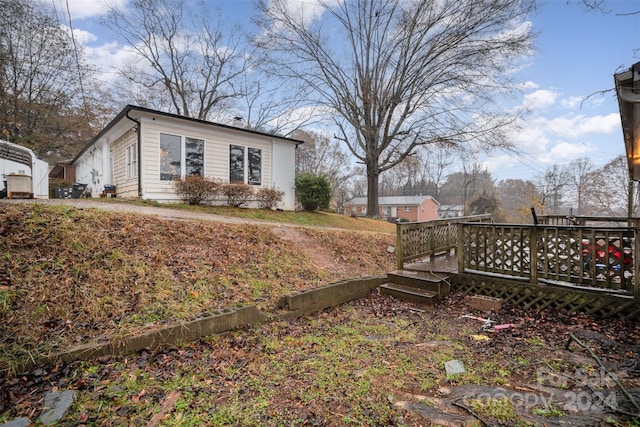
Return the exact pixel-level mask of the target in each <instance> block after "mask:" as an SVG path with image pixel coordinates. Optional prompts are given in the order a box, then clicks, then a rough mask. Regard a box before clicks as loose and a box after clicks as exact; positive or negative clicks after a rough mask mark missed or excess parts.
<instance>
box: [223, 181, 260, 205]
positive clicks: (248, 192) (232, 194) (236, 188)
mask: <svg viewBox="0 0 640 427" xmlns="http://www.w3.org/2000/svg"><path fill="white" fill-rule="evenodd" d="M222 194H224V195H225V196H226V197H227V204H228V205H229V206H233V207H234V208H239V207H240V206H242V205H244V204H246V203H247V202H248V201H249V200H250V199H251V197H253V187H252V186H250V185H247V184H224V185H223V186H222Z"/></svg>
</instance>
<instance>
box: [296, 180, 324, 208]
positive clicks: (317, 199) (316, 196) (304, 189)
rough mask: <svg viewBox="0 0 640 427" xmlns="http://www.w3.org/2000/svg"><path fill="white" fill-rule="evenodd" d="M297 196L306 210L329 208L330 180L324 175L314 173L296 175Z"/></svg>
mask: <svg viewBox="0 0 640 427" xmlns="http://www.w3.org/2000/svg"><path fill="white" fill-rule="evenodd" d="M296 198H297V199H298V202H300V204H301V205H302V208H303V209H304V210H306V211H315V210H316V209H328V208H329V202H331V185H330V184H329V180H328V179H327V178H326V177H324V176H320V175H313V174H302V175H298V176H296Z"/></svg>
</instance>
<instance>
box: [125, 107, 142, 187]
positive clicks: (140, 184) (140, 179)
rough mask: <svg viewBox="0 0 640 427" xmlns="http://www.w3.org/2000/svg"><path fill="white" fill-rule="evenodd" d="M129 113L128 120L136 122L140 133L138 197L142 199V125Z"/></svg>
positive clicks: (127, 113) (127, 114) (138, 133)
mask: <svg viewBox="0 0 640 427" xmlns="http://www.w3.org/2000/svg"><path fill="white" fill-rule="evenodd" d="M129 111H131V110H128V111H127V112H126V114H125V116H126V118H127V119H129V120H131V121H132V122H135V123H136V124H137V125H138V131H137V132H136V134H137V135H138V148H137V150H138V153H137V154H138V197H139V198H140V199H142V156H141V153H142V137H141V136H140V134H141V133H142V132H141V127H142V125H141V124H140V121H138V120H136V119H134V118H133V117H131V116H129Z"/></svg>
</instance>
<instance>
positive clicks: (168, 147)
mask: <svg viewBox="0 0 640 427" xmlns="http://www.w3.org/2000/svg"><path fill="white" fill-rule="evenodd" d="M183 156H184V157H183ZM185 175H204V140H202V139H196V138H189V137H185V138H182V137H181V136H178V135H169V134H165V133H161V134H160V179H161V180H163V181H171V180H172V179H174V178H182V177H184V176H185Z"/></svg>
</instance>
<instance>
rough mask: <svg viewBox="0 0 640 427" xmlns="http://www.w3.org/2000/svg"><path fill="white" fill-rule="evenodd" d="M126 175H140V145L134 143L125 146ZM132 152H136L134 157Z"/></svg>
mask: <svg viewBox="0 0 640 427" xmlns="http://www.w3.org/2000/svg"><path fill="white" fill-rule="evenodd" d="M124 153H125V154H124V155H125V177H126V179H135V178H137V177H138V157H139V156H138V145H137V144H136V143H133V144H131V145H128V146H127V147H126V148H125V152H124ZM131 154H134V158H133V159H132V156H131Z"/></svg>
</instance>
